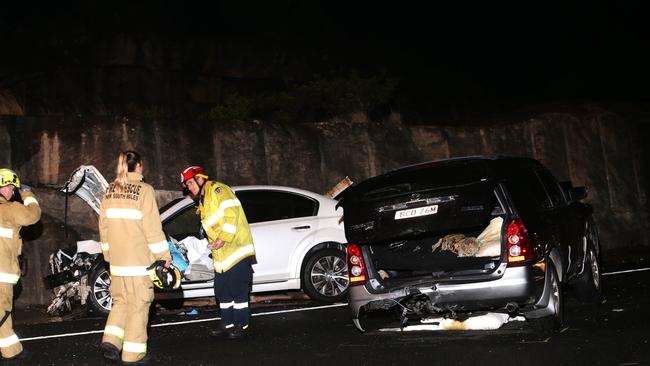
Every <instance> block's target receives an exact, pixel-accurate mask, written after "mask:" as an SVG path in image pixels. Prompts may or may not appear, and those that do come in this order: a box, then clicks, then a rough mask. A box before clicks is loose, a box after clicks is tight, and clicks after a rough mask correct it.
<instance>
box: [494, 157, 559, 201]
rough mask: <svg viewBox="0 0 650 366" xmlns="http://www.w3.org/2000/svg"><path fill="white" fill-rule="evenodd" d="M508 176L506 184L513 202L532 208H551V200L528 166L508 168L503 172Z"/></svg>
mask: <svg viewBox="0 0 650 366" xmlns="http://www.w3.org/2000/svg"><path fill="white" fill-rule="evenodd" d="M504 173H505V175H506V176H507V178H508V182H507V183H506V185H507V186H508V190H509V191H510V192H511V194H512V195H513V198H514V199H515V202H519V204H523V205H525V206H528V207H530V208H531V209H534V207H537V208H542V209H548V208H551V207H552V206H551V200H550V198H549V197H548V195H547V194H546V191H545V190H544V187H543V186H542V183H541V181H540V180H539V178H538V177H537V174H535V172H534V171H533V169H531V168H530V167H521V168H517V169H509V170H507V171H506V172H504Z"/></svg>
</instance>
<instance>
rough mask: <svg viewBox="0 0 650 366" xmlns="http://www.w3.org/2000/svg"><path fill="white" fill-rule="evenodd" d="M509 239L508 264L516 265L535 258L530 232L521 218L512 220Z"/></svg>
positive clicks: (509, 227)
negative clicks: (529, 237) (529, 236)
mask: <svg viewBox="0 0 650 366" xmlns="http://www.w3.org/2000/svg"><path fill="white" fill-rule="evenodd" d="M506 239H507V240H508V264H509V265H516V264H519V263H522V262H524V261H526V260H528V259H531V258H533V251H532V246H531V244H530V240H529V239H528V232H527V231H526V228H525V227H524V223H523V221H521V219H516V220H512V222H511V223H510V224H509V225H508V232H507V234H506Z"/></svg>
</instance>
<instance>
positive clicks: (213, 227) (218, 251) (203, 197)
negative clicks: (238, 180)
mask: <svg viewBox="0 0 650 366" xmlns="http://www.w3.org/2000/svg"><path fill="white" fill-rule="evenodd" d="M181 184H182V185H183V187H184V188H187V189H188V190H189V191H190V193H191V194H192V196H193V197H194V198H195V199H196V200H198V202H199V210H198V212H199V213H200V214H201V226H202V227H203V230H204V232H205V233H206V234H207V237H208V247H209V248H210V249H211V250H212V260H213V262H214V263H213V264H214V271H215V278H214V295H215V297H216V298H218V299H219V307H220V308H221V321H222V324H221V326H220V327H219V328H218V329H216V330H213V331H211V332H210V334H211V335H215V336H221V335H226V336H228V338H231V339H234V338H241V337H243V336H244V335H245V333H246V329H247V328H248V323H249V319H250V311H249V308H248V301H249V295H250V287H251V283H252V279H253V268H252V265H253V257H254V256H255V248H254V246H253V236H252V235H251V231H250V228H249V227H248V221H247V220H246V215H245V214H244V209H243V208H242V206H241V203H240V202H239V200H238V199H237V196H235V193H234V192H233V191H232V189H230V187H228V186H227V185H225V184H223V183H220V182H216V181H210V180H208V176H207V175H206V174H205V172H204V171H203V169H202V168H201V167H198V166H191V167H188V168H186V169H185V170H183V171H182V172H181Z"/></svg>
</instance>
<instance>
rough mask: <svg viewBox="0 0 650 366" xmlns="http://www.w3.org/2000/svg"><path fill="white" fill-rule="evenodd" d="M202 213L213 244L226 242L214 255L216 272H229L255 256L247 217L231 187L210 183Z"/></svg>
mask: <svg viewBox="0 0 650 366" xmlns="http://www.w3.org/2000/svg"><path fill="white" fill-rule="evenodd" d="M199 211H200V213H201V225H202V226H203V229H204V230H205V232H206V234H207V236H208V240H209V241H210V242H211V243H212V242H214V241H216V240H217V239H221V240H223V241H224V242H225V245H224V246H223V247H222V248H220V249H217V250H213V251H212V260H213V261H214V270H215V271H217V272H224V271H227V270H229V269H230V268H231V267H232V266H234V265H235V264H237V263H239V261H241V260H242V259H244V258H246V257H250V256H252V255H255V247H254V246H253V236H252V235H251V231H250V228H249V227H248V220H246V214H245V213H244V209H243V208H242V206H241V202H239V199H237V196H235V193H234V192H233V191H232V189H230V187H228V186H227V185H225V184H223V183H220V182H214V181H207V182H206V183H205V186H204V195H203V200H202V202H201V204H200V205H199Z"/></svg>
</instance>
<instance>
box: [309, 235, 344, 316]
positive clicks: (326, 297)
mask: <svg viewBox="0 0 650 366" xmlns="http://www.w3.org/2000/svg"><path fill="white" fill-rule="evenodd" d="M300 280H301V282H302V289H303V291H305V293H306V294H307V295H308V296H309V297H310V298H312V299H314V300H316V301H320V302H328V303H331V302H336V301H343V300H345V299H346V298H347V295H348V284H349V280H348V266H347V263H346V258H345V253H344V252H342V251H340V250H337V249H331V248H328V249H322V250H319V251H317V252H315V253H314V254H312V255H311V256H309V258H307V262H305V265H304V266H303V268H302V274H301V279H300Z"/></svg>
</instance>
